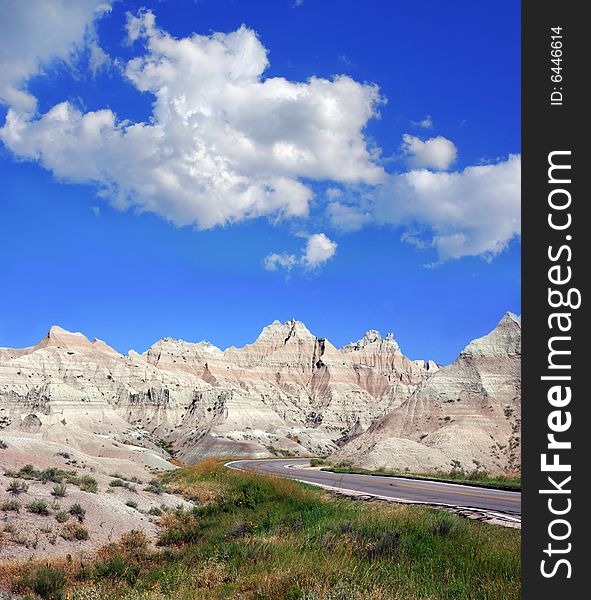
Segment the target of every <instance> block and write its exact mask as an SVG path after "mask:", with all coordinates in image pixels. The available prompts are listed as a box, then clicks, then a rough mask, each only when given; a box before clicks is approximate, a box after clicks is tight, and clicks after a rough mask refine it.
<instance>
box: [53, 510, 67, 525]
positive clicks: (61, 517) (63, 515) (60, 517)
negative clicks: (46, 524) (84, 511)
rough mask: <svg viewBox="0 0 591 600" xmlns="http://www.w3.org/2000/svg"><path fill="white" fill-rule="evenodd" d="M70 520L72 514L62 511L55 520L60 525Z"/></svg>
mask: <svg viewBox="0 0 591 600" xmlns="http://www.w3.org/2000/svg"><path fill="white" fill-rule="evenodd" d="M69 518H70V513H67V512H66V511H65V510H60V511H59V512H58V513H57V515H55V519H56V521H57V522H58V523H65V522H66V521H67V520H68V519H69Z"/></svg>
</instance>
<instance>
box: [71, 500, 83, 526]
mask: <svg viewBox="0 0 591 600" xmlns="http://www.w3.org/2000/svg"><path fill="white" fill-rule="evenodd" d="M68 512H69V513H70V514H71V515H72V516H73V517H76V518H77V519H78V521H80V523H82V521H84V518H85V517H86V509H85V508H83V507H82V506H81V505H80V504H79V503H78V502H76V503H75V504H72V506H70V510H69V511H68Z"/></svg>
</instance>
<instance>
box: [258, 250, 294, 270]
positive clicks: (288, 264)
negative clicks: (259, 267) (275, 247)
mask: <svg viewBox="0 0 591 600" xmlns="http://www.w3.org/2000/svg"><path fill="white" fill-rule="evenodd" d="M263 264H264V265H265V269H267V271H277V269H278V268H279V267H280V268H282V269H285V270H286V271H291V270H292V269H293V268H294V267H295V266H296V265H297V264H298V259H297V258H296V257H295V256H294V255H293V254H287V253H286V252H284V253H282V254H276V253H272V254H269V255H267V256H265V260H264V261H263Z"/></svg>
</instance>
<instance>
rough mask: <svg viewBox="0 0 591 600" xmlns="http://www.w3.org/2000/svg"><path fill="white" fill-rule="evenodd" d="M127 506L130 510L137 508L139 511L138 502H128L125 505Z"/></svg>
mask: <svg viewBox="0 0 591 600" xmlns="http://www.w3.org/2000/svg"><path fill="white" fill-rule="evenodd" d="M125 506H129V508H135V509H136V510H137V502H136V501H135V500H128V501H127V502H126V503H125Z"/></svg>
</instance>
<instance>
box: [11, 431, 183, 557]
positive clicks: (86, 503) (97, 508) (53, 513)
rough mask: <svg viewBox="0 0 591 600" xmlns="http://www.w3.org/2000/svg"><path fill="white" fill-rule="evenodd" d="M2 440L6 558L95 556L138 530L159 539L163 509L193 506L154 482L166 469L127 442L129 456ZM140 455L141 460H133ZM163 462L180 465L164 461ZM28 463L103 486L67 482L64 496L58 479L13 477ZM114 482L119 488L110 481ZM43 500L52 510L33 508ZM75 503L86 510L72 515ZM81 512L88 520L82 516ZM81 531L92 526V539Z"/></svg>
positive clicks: (23, 439) (43, 442)
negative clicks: (15, 485) (86, 486)
mask: <svg viewBox="0 0 591 600" xmlns="http://www.w3.org/2000/svg"><path fill="white" fill-rule="evenodd" d="M2 440H3V442H4V443H5V444H6V448H0V563H1V562H3V561H7V560H28V559H31V558H45V557H53V556H66V555H68V554H69V555H71V556H72V557H84V556H88V555H89V554H90V553H91V552H92V551H93V550H95V549H97V548H99V547H100V546H102V545H103V544H105V543H108V542H110V541H115V540H117V539H118V538H119V537H120V536H121V535H122V534H123V533H124V532H126V531H129V530H132V529H137V530H142V531H144V532H145V533H146V534H147V535H148V536H150V537H152V538H153V537H154V536H155V535H156V534H157V531H158V529H157V525H156V521H157V518H158V511H161V510H162V509H163V508H165V507H171V508H173V507H176V506H179V505H182V506H185V507H187V506H189V504H188V503H187V502H186V501H184V500H183V499H182V498H181V497H180V496H175V495H171V494H167V493H164V492H163V491H162V490H160V489H158V487H157V486H150V483H149V482H150V481H151V480H152V479H153V478H154V476H155V474H156V473H157V472H158V470H159V469H158V468H157V467H155V466H154V464H153V463H154V461H150V460H148V461H146V460H145V456H144V454H143V453H142V450H141V449H140V448H130V447H126V448H125V450H126V452H122V454H124V455H125V454H127V455H128V456H131V457H132V458H131V459H126V460H118V459H116V458H114V457H108V456H107V457H96V456H94V457H93V456H91V455H88V454H86V453H82V452H80V451H72V450H66V449H65V446H62V445H61V444H57V443H53V442H48V441H46V440H42V439H40V438H38V437H35V436H31V437H30V438H27V437H23V436H22V435H21V436H18V437H17V436H11V435H4V432H3V435H2ZM107 445H110V444H107ZM136 457H137V458H139V460H133V459H134V458H136ZM150 463H151V464H150ZM157 464H158V467H161V466H163V465H164V466H165V467H166V468H168V469H170V468H174V466H173V465H172V464H170V463H167V462H165V461H164V459H162V458H159V460H158V461H157ZM24 465H32V466H33V467H34V469H35V470H36V472H37V473H39V472H40V471H42V470H43V469H47V468H51V467H55V468H59V469H62V470H63V471H73V472H75V473H76V475H77V476H78V477H82V476H84V475H87V476H91V477H92V478H94V479H95V480H96V483H97V488H98V489H97V491H96V493H93V492H91V491H83V490H81V489H80V487H79V485H76V484H74V483H65V496H63V497H60V496H59V495H55V490H54V486H56V483H54V482H52V481H47V482H45V483H43V482H42V481H39V480H36V479H35V478H22V477H18V478H15V477H14V476H10V475H11V474H12V475H14V474H15V473H18V472H19V470H20V469H21V468H22V467H23V466H24ZM114 480H116V482H117V484H118V485H115V486H113V485H110V484H111V483H112V482H114ZM13 481H19V482H23V483H24V487H25V488H26V489H24V490H22V491H20V492H15V491H14V490H12V491H11V490H10V489H9V486H10V485H11V482H13ZM57 491H58V492H60V493H61V491H62V490H61V489H59V488H58V490H57ZM39 501H41V506H42V505H43V501H45V503H46V508H45V510H41V513H45V514H36V513H34V512H31V510H35V506H37V507H38V506H39ZM76 504H79V505H80V506H81V507H82V509H83V510H82V511H79V510H76V508H74V510H73V513H74V514H70V509H71V507H72V506H73V505H76ZM80 512H83V516H82V519H80V518H79V517H78V515H77V514H76V513H80ZM150 513H151V514H150ZM58 515H59V516H58ZM60 521H62V522H60ZM81 529H84V530H86V534H87V536H88V538H87V539H84V538H85V537H86V534H85V533H84V532H81ZM78 538H81V539H78Z"/></svg>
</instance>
